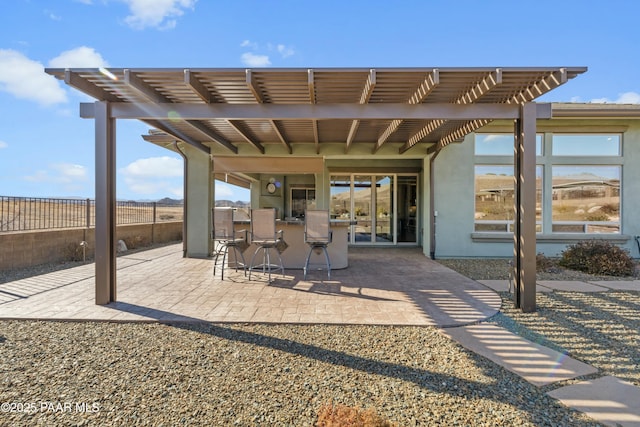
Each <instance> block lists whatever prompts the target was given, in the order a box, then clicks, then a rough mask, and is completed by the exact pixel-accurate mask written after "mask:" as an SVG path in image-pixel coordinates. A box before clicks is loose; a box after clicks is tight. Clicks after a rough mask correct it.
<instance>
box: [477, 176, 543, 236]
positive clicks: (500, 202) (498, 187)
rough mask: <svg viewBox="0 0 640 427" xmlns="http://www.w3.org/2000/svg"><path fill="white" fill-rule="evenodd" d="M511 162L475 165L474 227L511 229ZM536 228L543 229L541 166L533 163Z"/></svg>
mask: <svg viewBox="0 0 640 427" xmlns="http://www.w3.org/2000/svg"><path fill="white" fill-rule="evenodd" d="M514 185H515V177H514V175H513V166H511V165H510V166H499V165H491V166H489V165H482V166H479V165H476V167H475V215H474V229H475V231H479V232H512V231H513V216H514V211H513V209H514V193H515V191H514ZM536 224H537V226H536V229H537V231H542V167H541V166H537V167H536Z"/></svg>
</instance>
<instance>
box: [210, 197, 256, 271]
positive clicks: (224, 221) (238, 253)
mask: <svg viewBox="0 0 640 427" xmlns="http://www.w3.org/2000/svg"><path fill="white" fill-rule="evenodd" d="M212 213H213V242H214V249H213V250H214V252H213V255H214V259H213V275H214V276H215V274H216V267H217V266H220V271H221V279H222V280H224V269H225V267H226V268H229V267H230V266H229V265H228V262H229V261H228V260H227V257H228V255H229V248H231V249H233V252H234V258H235V262H234V263H233V264H234V265H233V266H234V267H235V269H236V271H238V267H242V269H243V270H244V275H245V276H246V275H247V263H246V262H245V260H244V254H243V253H242V252H243V250H245V249H246V248H247V246H248V244H247V230H238V231H235V230H234V226H233V209H230V208H214V209H213V212H212ZM221 257H222V260H220V258H221ZM239 260H242V262H240V261H239ZM220 261H222V262H220Z"/></svg>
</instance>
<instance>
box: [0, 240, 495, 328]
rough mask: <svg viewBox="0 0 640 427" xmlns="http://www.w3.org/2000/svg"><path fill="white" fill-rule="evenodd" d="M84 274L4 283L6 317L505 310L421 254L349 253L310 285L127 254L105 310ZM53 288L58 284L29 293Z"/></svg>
mask: <svg viewBox="0 0 640 427" xmlns="http://www.w3.org/2000/svg"><path fill="white" fill-rule="evenodd" d="M78 268H80V267H78ZM82 268H84V269H83V270H82V276H83V277H79V275H78V273H77V272H74V269H71V270H66V273H64V274H60V272H56V273H51V275H53V276H51V275H42V276H36V277H32V278H29V279H24V280H22V281H15V282H10V283H5V284H2V285H0V292H1V291H2V290H3V289H4V287H6V288H7V290H8V289H11V292H12V293H13V294H15V295H20V296H21V298H16V299H15V300H10V301H7V302H5V303H3V304H2V315H0V317H2V318H23V319H27V318H28V319H75V320H79V319H85V320H111V321H161V322H174V321H207V322H264V323H332V324H376V325H431V326H438V327H448V326H459V325H464V324H469V323H474V322H478V321H481V320H483V319H486V318H488V317H490V316H492V315H494V314H495V313H496V312H497V311H498V310H499V308H500V304H501V300H500V297H499V296H498V295H497V294H496V293H495V292H494V291H492V290H490V289H489V288H487V287H485V286H483V285H481V284H479V283H478V282H475V281H473V280H471V279H468V278H466V277H464V276H462V275H460V274H458V273H456V272H454V271H452V270H450V269H448V268H446V267H444V266H442V265H440V264H438V263H436V262H434V261H432V260H430V259H429V258H427V257H425V256H424V255H423V254H422V252H421V251H420V249H418V248H350V250H349V267H348V268H347V269H343V270H333V271H332V279H331V280H330V281H327V280H326V272H320V271H318V272H316V271H313V272H311V273H310V274H309V276H308V280H306V281H305V280H303V278H302V276H303V275H302V271H301V270H287V271H286V274H285V275H284V276H282V275H278V276H275V280H274V281H273V282H271V283H267V280H266V277H264V276H262V275H261V274H255V273H254V274H252V280H251V281H249V280H248V279H247V278H246V277H245V276H244V275H243V273H242V272H241V271H239V272H237V273H236V272H232V270H229V272H227V273H226V274H225V280H224V281H221V280H220V279H219V275H218V276H216V277H215V278H214V277H213V276H212V268H213V264H212V261H211V260H208V259H193V258H182V246H181V245H171V246H166V247H163V248H157V249H152V250H149V251H145V252H139V253H136V254H132V255H129V256H122V257H119V258H118V289H117V299H118V302H116V303H112V304H109V305H107V306H96V305H95V304H94V278H93V274H94V271H93V269H87V268H86V266H83V267H82ZM65 276H66V277H69V276H73V281H69V280H67V281H64V277H65ZM51 281H54V282H55V281H60V284H59V285H58V286H51V288H50V290H47V291H45V292H39V293H36V294H29V293H28V291H27V290H28V286H31V284H33V283H45V282H46V283H51Z"/></svg>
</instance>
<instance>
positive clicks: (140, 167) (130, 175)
mask: <svg viewBox="0 0 640 427" xmlns="http://www.w3.org/2000/svg"><path fill="white" fill-rule="evenodd" d="M119 172H120V173H121V174H122V175H123V176H124V182H125V183H126V184H127V186H128V187H129V189H130V190H131V191H132V192H134V193H137V194H142V195H149V194H158V193H161V194H167V193H169V194H170V195H173V196H177V197H182V187H181V185H180V184H179V183H177V182H176V180H181V179H182V176H183V164H182V160H181V159H178V158H175V157H169V156H162V157H149V158H146V159H138V160H136V161H135V162H133V163H129V164H128V165H127V166H125V167H124V168H122V169H120V170H119Z"/></svg>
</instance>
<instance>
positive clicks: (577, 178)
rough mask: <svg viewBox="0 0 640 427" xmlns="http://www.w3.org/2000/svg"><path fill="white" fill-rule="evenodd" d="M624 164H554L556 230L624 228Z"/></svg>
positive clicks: (564, 231)
mask: <svg viewBox="0 0 640 427" xmlns="http://www.w3.org/2000/svg"><path fill="white" fill-rule="evenodd" d="M620 169H621V168H620V166H588V165H584V166H557V165H554V166H553V169H552V170H553V196H552V205H551V206H552V212H553V231H554V232H561V233H619V232H620Z"/></svg>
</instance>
